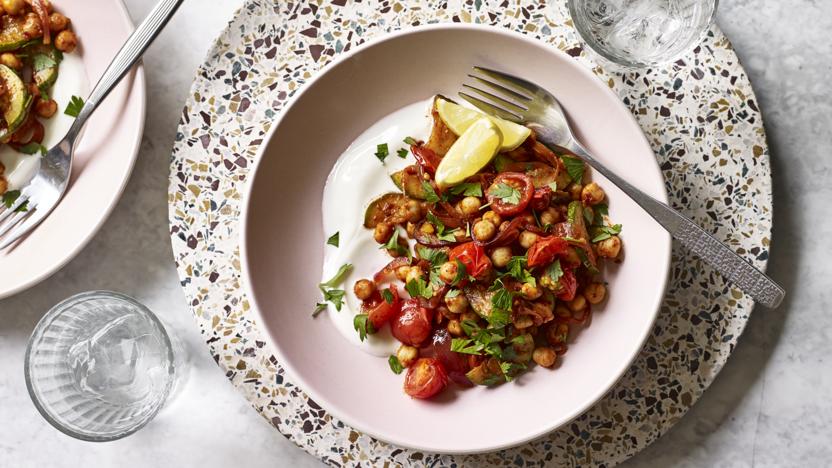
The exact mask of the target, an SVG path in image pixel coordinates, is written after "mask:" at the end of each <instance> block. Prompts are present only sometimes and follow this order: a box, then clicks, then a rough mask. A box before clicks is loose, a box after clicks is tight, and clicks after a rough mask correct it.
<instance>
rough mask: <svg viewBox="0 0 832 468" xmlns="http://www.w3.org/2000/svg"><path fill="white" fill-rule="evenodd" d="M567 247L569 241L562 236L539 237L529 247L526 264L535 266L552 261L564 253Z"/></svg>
mask: <svg viewBox="0 0 832 468" xmlns="http://www.w3.org/2000/svg"><path fill="white" fill-rule="evenodd" d="M568 247H569V243H568V242H566V239H564V238H562V237H557V236H548V237H541V238H539V239H538V240H537V242H535V243H534V245H532V246H531V248H529V252H528V266H529V267H536V266H543V265H547V264H549V263H552V260H554V259H555V257H557V256H558V255H561V254H563V253H565V252H566V249H567V248H568Z"/></svg>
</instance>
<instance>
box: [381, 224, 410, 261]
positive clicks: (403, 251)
mask: <svg viewBox="0 0 832 468" xmlns="http://www.w3.org/2000/svg"><path fill="white" fill-rule="evenodd" d="M379 248H380V249H387V250H392V251H393V252H396V253H397V254H399V255H406V256H407V258H410V256H411V254H410V249H409V248H408V247H406V246H404V245H402V244H399V230H398V229H395V230H394V231H393V235H392V236H390V240H388V241H387V243H386V244H383V245H382V246H381V247H379Z"/></svg>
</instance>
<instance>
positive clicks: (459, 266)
mask: <svg viewBox="0 0 832 468" xmlns="http://www.w3.org/2000/svg"><path fill="white" fill-rule="evenodd" d="M455 261H456V276H454V280H453V281H451V286H456V285H457V284H459V282H460V281H462V280H463V279H465V277H466V276H468V268H466V267H465V264H464V263H462V260H460V259H458V258H457V259H455Z"/></svg>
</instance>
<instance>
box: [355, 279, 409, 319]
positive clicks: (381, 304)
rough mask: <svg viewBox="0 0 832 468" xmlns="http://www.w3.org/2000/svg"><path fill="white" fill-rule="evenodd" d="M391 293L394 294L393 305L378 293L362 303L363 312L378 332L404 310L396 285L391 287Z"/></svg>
mask: <svg viewBox="0 0 832 468" xmlns="http://www.w3.org/2000/svg"><path fill="white" fill-rule="evenodd" d="M390 292H391V293H392V294H393V303H392V304H388V303H387V301H385V300H384V298H383V297H381V293H379V292H378V291H376V292H375V293H374V294H373V295H372V296H371V297H370V298H369V299H367V300H366V301H364V302H362V303H361V311H362V312H363V313H365V314H367V318H368V319H369V320H370V321H371V322H373V327H374V328H375V329H376V330H380V329H381V327H383V326H384V324H385V323H387V322H389V321H390V320H391V319H392V318H393V317H395V316H396V315H398V314H399V312H400V311H401V310H402V301H401V299H399V291H398V289H397V288H396V286H395V285H391V286H390Z"/></svg>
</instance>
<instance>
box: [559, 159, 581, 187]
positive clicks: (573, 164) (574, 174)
mask: <svg viewBox="0 0 832 468" xmlns="http://www.w3.org/2000/svg"><path fill="white" fill-rule="evenodd" d="M560 159H561V161H563V165H564V166H565V167H566V172H567V173H568V174H569V177H571V178H572V181H573V182H575V183H577V184H579V183H581V181H582V180H583V178H584V162H583V160H581V158H574V157H572V156H561V157H560Z"/></svg>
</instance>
